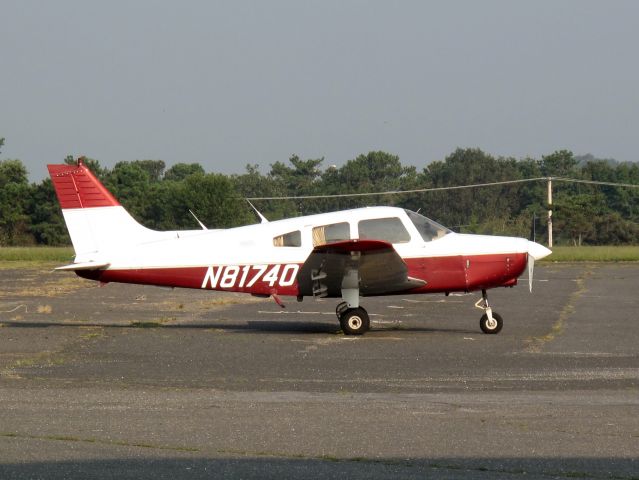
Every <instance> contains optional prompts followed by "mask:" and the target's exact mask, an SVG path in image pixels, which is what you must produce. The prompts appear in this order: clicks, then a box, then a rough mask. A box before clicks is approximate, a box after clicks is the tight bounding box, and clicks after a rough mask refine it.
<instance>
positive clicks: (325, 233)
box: [313, 222, 351, 247]
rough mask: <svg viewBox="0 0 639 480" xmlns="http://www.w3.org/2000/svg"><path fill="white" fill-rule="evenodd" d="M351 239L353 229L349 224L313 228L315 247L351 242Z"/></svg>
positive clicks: (332, 224)
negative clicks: (345, 241)
mask: <svg viewBox="0 0 639 480" xmlns="http://www.w3.org/2000/svg"><path fill="white" fill-rule="evenodd" d="M350 238H351V227H350V225H349V224H348V222H340V223H331V224H330V225H322V226H320V227H313V246H314V247H316V246H318V245H324V244H326V243H332V242H339V241H342V240H349V239H350Z"/></svg>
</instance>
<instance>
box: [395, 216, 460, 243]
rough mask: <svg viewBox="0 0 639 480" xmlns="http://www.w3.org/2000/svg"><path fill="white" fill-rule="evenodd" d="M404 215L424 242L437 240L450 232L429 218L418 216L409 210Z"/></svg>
mask: <svg viewBox="0 0 639 480" xmlns="http://www.w3.org/2000/svg"><path fill="white" fill-rule="evenodd" d="M406 213H407V214H408V218H410V221H411V222H413V225H415V228H417V231H418V232H419V234H420V235H421V236H422V238H423V239H424V241H425V242H431V241H433V240H437V239H438V238H441V237H443V236H444V235H448V234H449V233H451V231H450V230H449V229H447V228H446V227H444V226H442V225H440V224H439V223H437V222H434V221H433V220H431V219H430V218H426V217H424V216H423V215H420V214H419V213H415V212H411V211H410V210H406Z"/></svg>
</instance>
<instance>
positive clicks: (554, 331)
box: [524, 265, 594, 353]
mask: <svg viewBox="0 0 639 480" xmlns="http://www.w3.org/2000/svg"><path fill="white" fill-rule="evenodd" d="M593 268H594V267H593V266H592V265H588V266H586V267H585V268H584V270H583V271H582V272H581V274H580V275H579V276H578V277H577V278H576V280H575V283H576V285H577V289H576V290H575V291H574V292H573V293H572V294H571V295H570V297H569V298H568V302H566V304H565V305H564V308H562V309H561V312H560V313H559V317H558V318H557V321H556V322H555V323H554V324H553V326H552V327H551V328H550V331H549V332H548V333H547V334H545V335H541V336H539V337H530V338H528V339H527V340H526V344H527V345H526V348H525V349H524V352H526V353H540V352H541V350H542V348H543V347H544V346H545V345H546V344H547V343H549V342H552V341H553V340H555V339H556V338H557V337H558V336H560V335H561V334H563V333H564V329H565V327H566V322H567V320H568V319H569V318H570V317H571V316H572V315H573V314H574V313H575V306H576V304H577V300H579V298H581V297H582V296H583V294H584V293H586V292H587V291H588V289H587V288H586V281H587V280H588V279H589V278H590V277H591V276H592V273H593Z"/></svg>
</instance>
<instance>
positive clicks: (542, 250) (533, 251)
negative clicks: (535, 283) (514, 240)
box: [528, 241, 552, 260]
mask: <svg viewBox="0 0 639 480" xmlns="http://www.w3.org/2000/svg"><path fill="white" fill-rule="evenodd" d="M551 253H552V250H550V249H548V248H546V247H544V246H543V245H540V244H539V243H535V242H531V241H529V242H528V255H530V256H531V257H532V258H534V259H535V260H541V259H542V258H544V257H547V256H548V255H550V254H551Z"/></svg>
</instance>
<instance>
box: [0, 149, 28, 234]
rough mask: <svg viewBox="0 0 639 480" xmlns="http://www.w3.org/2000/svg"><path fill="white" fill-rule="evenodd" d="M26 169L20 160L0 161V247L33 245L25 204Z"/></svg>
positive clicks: (26, 199) (26, 198)
mask: <svg viewBox="0 0 639 480" xmlns="http://www.w3.org/2000/svg"><path fill="white" fill-rule="evenodd" d="M29 193H30V192H29V182H28V179H27V169H26V168H25V166H24V165H23V164H22V162H21V161H20V160H0V212H2V214H0V245H19V244H30V243H33V237H32V236H31V235H30V233H29V222H30V219H29V216H28V215H27V213H26V204H27V201H28V199H29Z"/></svg>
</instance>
